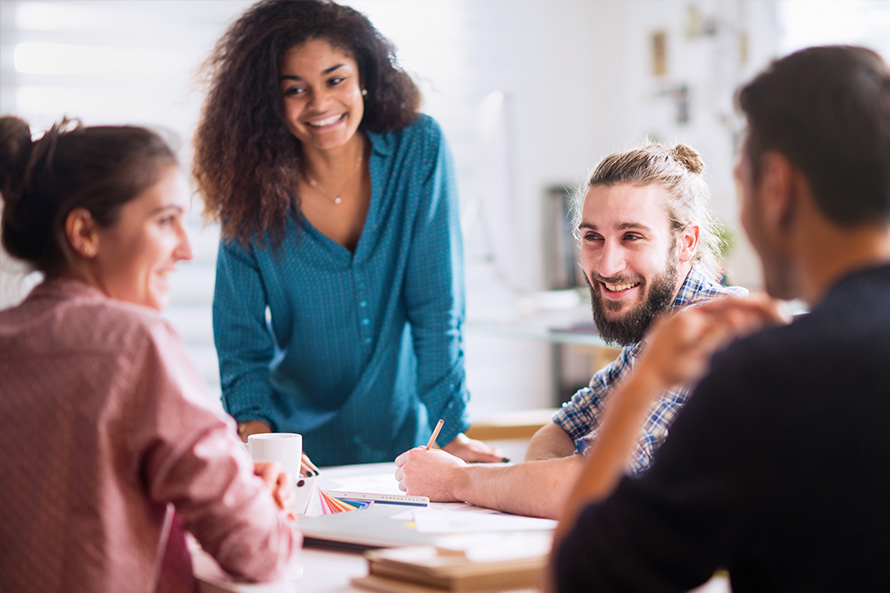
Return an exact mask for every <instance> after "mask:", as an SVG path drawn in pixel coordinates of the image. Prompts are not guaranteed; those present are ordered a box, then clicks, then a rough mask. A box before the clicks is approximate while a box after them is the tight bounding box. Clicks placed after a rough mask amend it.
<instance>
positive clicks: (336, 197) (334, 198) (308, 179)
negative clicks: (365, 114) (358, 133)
mask: <svg viewBox="0 0 890 593" xmlns="http://www.w3.org/2000/svg"><path fill="white" fill-rule="evenodd" d="M364 156H365V147H364V145H362V148H361V150H359V153H358V158H357V159H355V168H353V170H352V174H351V175H350V176H349V179H347V180H346V183H344V184H343V187H341V188H340V191H338V192H337V194H336V195H333V194H331V193H330V192H329V191H327V190H326V189H325V188H323V187H322V186H321V185H319V184H318V182H316V181H315V180H314V179H312V177H310V176H309V174H308V173H307V172H306V171H303V172H302V173H303V179H305V180H306V183H308V184H309V185H311V186H312V188H313V189H314V190H315V191H317V192H318V193H320V194H322V195H323V196H325V197H326V198H327V199H329V200H330V201H331V202H333V203H334V204H335V205H338V204H340V203H341V202H343V192H344V191H346V188H347V187H349V185H350V184H351V183H352V180H353V179H355V174H356V173H358V170H359V168H360V167H361V164H362V157H364Z"/></svg>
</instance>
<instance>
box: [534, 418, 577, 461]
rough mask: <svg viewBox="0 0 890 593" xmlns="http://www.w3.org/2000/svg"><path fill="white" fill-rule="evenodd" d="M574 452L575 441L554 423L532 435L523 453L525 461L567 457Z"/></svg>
mask: <svg viewBox="0 0 890 593" xmlns="http://www.w3.org/2000/svg"><path fill="white" fill-rule="evenodd" d="M574 452H575V441H574V440H573V439H572V437H570V436H569V435H568V433H567V432H566V431H565V430H563V429H562V427H561V426H560V425H558V424H556V423H555V422H551V423H549V424H545V425H544V426H542V427H541V428H539V429H538V431H537V432H536V433H535V434H534V436H533V437H532V438H531V440H530V441H529V443H528V448H527V449H526V451H525V460H526V461H540V460H544V459H558V458H560V457H569V456H570V455H572V454H574Z"/></svg>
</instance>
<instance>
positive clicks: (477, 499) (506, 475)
mask: <svg viewBox="0 0 890 593" xmlns="http://www.w3.org/2000/svg"><path fill="white" fill-rule="evenodd" d="M583 466H584V458H583V457H581V456H579V455H572V456H569V457H564V458H560V459H548V460H542V461H530V462H526V463H520V464H518V465H510V466H506V467H491V466H485V465H468V466H466V467H463V468H460V471H461V473H463V476H462V479H460V480H458V481H457V484H459V486H457V488H456V490H455V494H456V495H457V498H459V499H460V500H464V501H466V502H469V503H471V504H475V505H477V506H482V507H487V508H492V509H498V510H501V511H506V512H508V513H515V514H517V515H530V516H533V517H547V518H551V519H558V518H559V516H560V514H561V513H562V510H563V507H564V505H565V502H566V500H567V499H568V496H569V493H570V492H571V490H572V487H573V486H574V484H575V481H576V480H577V479H578V476H579V475H580V474H581V469H582V468H583Z"/></svg>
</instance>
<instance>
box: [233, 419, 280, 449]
mask: <svg viewBox="0 0 890 593" xmlns="http://www.w3.org/2000/svg"><path fill="white" fill-rule="evenodd" d="M261 432H272V427H271V426H269V424H268V423H267V422H263V421H262V420H248V421H247V422H239V423H238V436H239V437H241V442H243V443H246V442H247V437H249V436H250V435H252V434H259V433H261Z"/></svg>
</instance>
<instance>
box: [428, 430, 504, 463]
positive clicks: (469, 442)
mask: <svg viewBox="0 0 890 593" xmlns="http://www.w3.org/2000/svg"><path fill="white" fill-rule="evenodd" d="M442 448H443V449H444V450H445V451H448V452H449V453H451V454H452V455H454V456H455V457H459V458H460V459H463V460H464V461H468V462H470V463H473V462H481V463H497V462H507V461H510V460H509V459H507V458H506V457H504V452H503V451H501V450H500V449H498V448H497V447H495V446H493V445H489V444H488V443H486V442H483V441H477V440H476V439H471V438H470V437H468V436H467V435H465V434H464V433H460V434H459V435H457V436H456V437H454V440H453V441H451V442H450V443H448V444H447V445H445V446H444V447H442Z"/></svg>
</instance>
